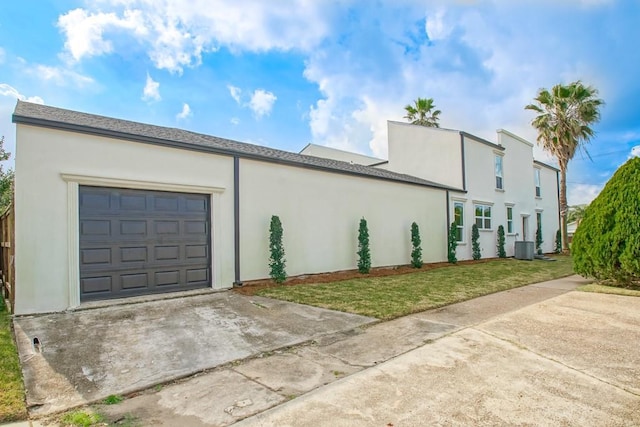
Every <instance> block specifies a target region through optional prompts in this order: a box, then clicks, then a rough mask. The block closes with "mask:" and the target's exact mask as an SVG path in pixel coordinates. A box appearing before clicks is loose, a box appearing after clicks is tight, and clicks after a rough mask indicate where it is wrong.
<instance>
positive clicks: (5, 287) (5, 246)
mask: <svg viewBox="0 0 640 427" xmlns="http://www.w3.org/2000/svg"><path fill="white" fill-rule="evenodd" d="M15 242H16V239H15V215H14V210H13V203H11V205H9V207H8V208H7V209H6V210H5V211H4V213H3V214H2V215H0V274H1V275H2V293H3V295H2V296H3V298H4V299H5V300H6V301H8V302H9V309H10V310H11V312H12V313H13V310H14V306H15V301H16V284H15V267H14V255H15Z"/></svg>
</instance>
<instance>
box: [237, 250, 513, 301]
mask: <svg viewBox="0 0 640 427" xmlns="http://www.w3.org/2000/svg"><path fill="white" fill-rule="evenodd" d="M496 260H499V258H485V259H479V260H466V261H458V263H457V264H450V263H448V262H434V263H429V264H424V265H423V266H422V268H413V267H411V265H397V266H392V267H376V268H372V269H371V272H370V273H369V274H362V273H360V272H358V270H342V271H334V272H331V273H318V274H303V275H300V276H294V277H289V278H288V279H287V280H286V281H285V282H284V283H282V284H277V283H274V282H273V280H271V279H262V280H251V281H247V282H244V284H243V286H242V287H239V288H234V291H235V292H238V293H240V294H242V295H255V294H256V293H257V292H258V291H260V290H262V289H266V288H273V287H278V286H296V285H311V284H320V283H331V282H340V281H343V280H351V279H364V278H367V277H384V276H395V275H399V274H410V273H420V272H423V271H429V270H434V269H436V268H445V267H456V266H460V265H470V264H480V263H483V262H489V261H496ZM507 260H509V259H508V258H507Z"/></svg>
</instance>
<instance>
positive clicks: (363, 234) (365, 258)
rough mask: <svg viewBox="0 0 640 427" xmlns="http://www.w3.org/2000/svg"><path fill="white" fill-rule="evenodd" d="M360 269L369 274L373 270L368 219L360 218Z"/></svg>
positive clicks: (361, 271)
mask: <svg viewBox="0 0 640 427" xmlns="http://www.w3.org/2000/svg"><path fill="white" fill-rule="evenodd" d="M358 271H359V272H360V273H362V274H368V273H369V271H371V251H370V250H369V227H368V226H367V220H366V219H364V218H361V219H360V226H359V227H358Z"/></svg>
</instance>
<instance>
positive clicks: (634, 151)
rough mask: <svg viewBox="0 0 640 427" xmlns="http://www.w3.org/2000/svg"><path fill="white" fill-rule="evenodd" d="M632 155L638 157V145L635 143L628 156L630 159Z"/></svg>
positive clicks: (639, 151)
mask: <svg viewBox="0 0 640 427" xmlns="http://www.w3.org/2000/svg"><path fill="white" fill-rule="evenodd" d="M633 157H640V145H636V146H635V147H633V148H631V152H630V153H629V158H630V159H631V158H633Z"/></svg>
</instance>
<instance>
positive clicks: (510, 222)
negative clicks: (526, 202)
mask: <svg viewBox="0 0 640 427" xmlns="http://www.w3.org/2000/svg"><path fill="white" fill-rule="evenodd" d="M507 234H513V207H512V206H507Z"/></svg>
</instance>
